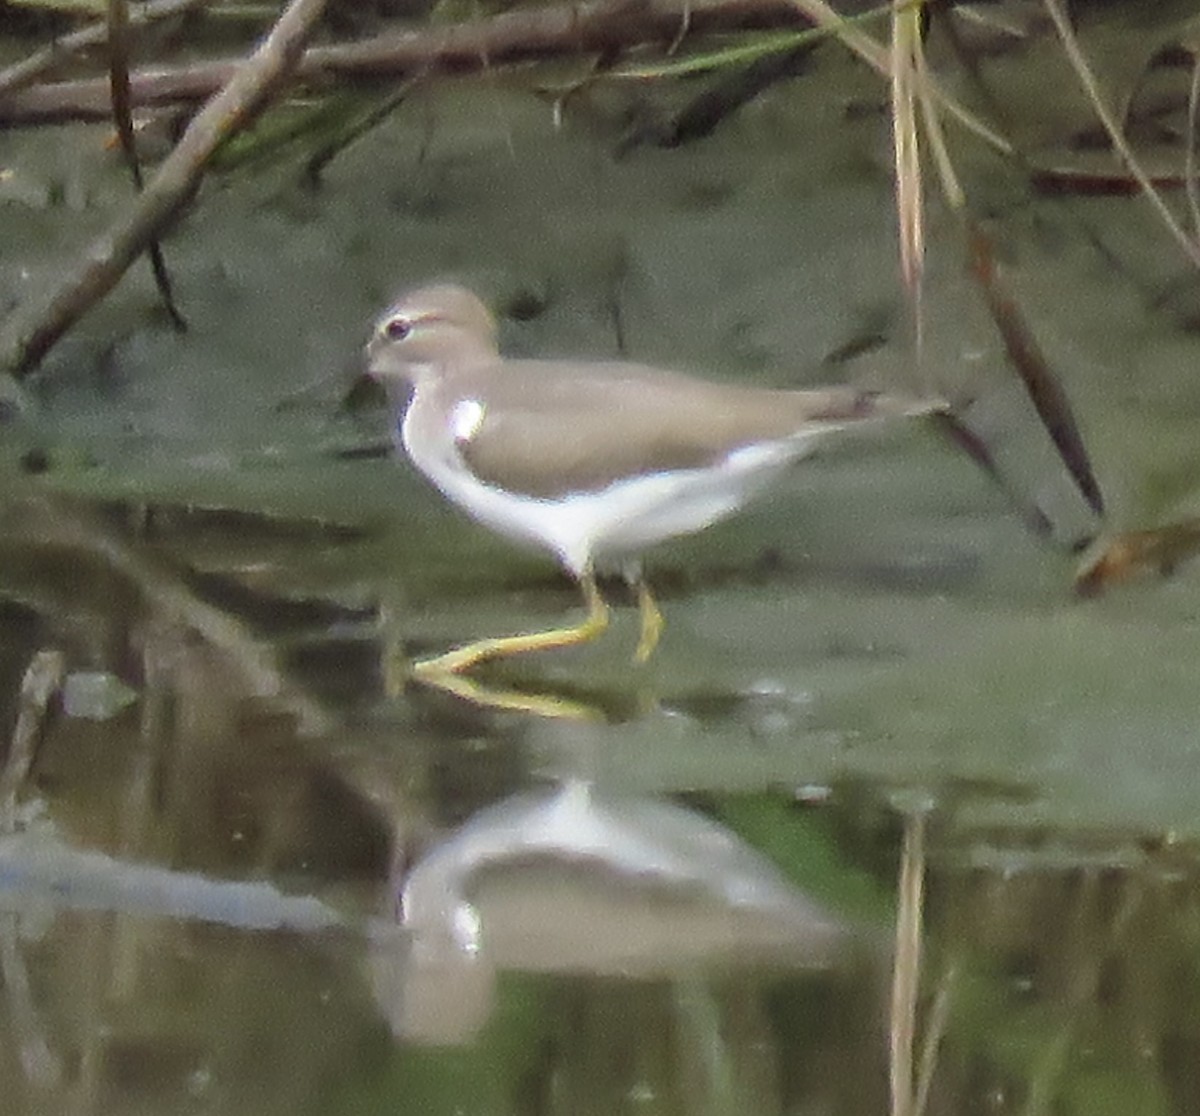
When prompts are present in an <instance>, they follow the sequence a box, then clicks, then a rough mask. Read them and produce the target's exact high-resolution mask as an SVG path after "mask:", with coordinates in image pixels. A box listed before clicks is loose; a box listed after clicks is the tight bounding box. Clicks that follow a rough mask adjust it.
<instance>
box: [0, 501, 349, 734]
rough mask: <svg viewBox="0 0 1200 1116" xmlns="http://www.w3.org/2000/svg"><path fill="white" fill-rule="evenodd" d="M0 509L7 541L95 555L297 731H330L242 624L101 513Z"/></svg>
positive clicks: (29, 506) (17, 506)
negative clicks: (218, 656) (223, 660)
mask: <svg viewBox="0 0 1200 1116" xmlns="http://www.w3.org/2000/svg"><path fill="white" fill-rule="evenodd" d="M3 511H4V517H3V520H2V521H0V523H2V526H3V537H4V539H5V541H6V543H9V544H12V543H15V542H17V541H21V542H25V541H26V540H31V541H33V542H35V543H39V544H42V545H45V546H64V547H68V548H71V549H75V550H78V551H81V552H83V553H86V554H91V555H94V556H95V557H96V558H98V559H99V560H100V561H102V562H103V563H105V564H106V565H107V566H108V567H109V568H110V569H112V570H113V571H115V572H116V573H117V574H119V575H120V576H121V577H123V578H126V579H128V581H129V582H131V583H132V584H133V585H134V586H136V588H137V590H138V592H139V593H140V594H141V596H142V599H143V600H144V601H145V602H146V605H147V607H148V608H149V610H150V611H151V612H152V613H154V614H155V615H156V616H158V617H160V618H161V619H162V620H163V621H165V622H166V623H169V624H172V625H179V626H181V627H184V628H188V629H190V630H191V631H193V632H195V633H196V634H197V635H198V636H200V638H201V639H203V640H204V641H205V642H206V643H208V644H210V645H211V646H213V647H214V648H216V649H217V650H218V651H220V652H221V653H222V654H223V655H225V656H226V657H227V658H228V660H229V661H230V662H231V663H233V665H234V667H235V668H236V670H237V671H238V674H239V675H240V676H241V678H242V679H243V681H244V682H245V685H246V687H247V689H248V690H249V691H250V692H251V693H252V694H254V695H255V696H256V697H261V698H268V699H271V700H273V701H275V702H277V703H278V704H279V706H280V707H281V708H283V709H285V710H286V711H287V712H289V713H291V714H292V715H293V716H294V717H295V718H296V722H297V727H298V729H299V731H300V732H302V733H306V734H315V733H320V732H324V731H326V730H327V729H328V728H329V716H328V714H327V713H326V712H325V711H324V710H323V709H322V708H321V707H320V705H319V704H318V703H317V701H316V700H315V699H314V698H313V697H312V696H311V695H309V694H308V693H306V692H305V691H303V690H302V689H300V688H299V687H298V686H296V685H295V684H294V683H292V682H291V681H290V680H289V679H288V678H287V676H286V675H285V674H284V673H283V671H282V670H281V669H280V666H279V663H278V661H277V656H276V655H275V654H274V652H273V651H272V650H271V649H270V648H269V647H267V646H265V645H263V644H262V643H260V642H259V641H258V640H256V639H255V638H254V636H253V635H252V634H251V633H250V632H249V631H248V630H247V628H246V626H245V625H244V624H242V623H241V622H240V621H238V620H236V619H235V618H234V617H232V616H230V615H229V614H228V613H226V612H223V611H221V610H220V609H219V608H216V607H214V606H213V605H210V604H208V603H207V602H206V601H203V600H201V599H200V598H199V597H197V596H196V594H195V593H194V592H192V590H191V589H190V588H189V587H188V586H187V584H186V583H185V582H184V581H183V580H182V579H181V578H180V576H179V573H178V572H177V571H176V570H175V569H173V568H172V567H171V565H170V564H169V563H166V562H163V561H161V560H159V559H158V558H156V557H155V555H154V554H152V553H150V552H148V551H145V550H143V549H141V548H139V547H136V546H134V545H132V544H130V543H129V542H127V541H126V540H125V539H123V538H121V536H120V535H119V533H118V532H116V531H114V530H113V529H112V528H111V527H109V526H108V525H106V524H105V523H104V522H103V521H102V520H101V519H100V518H99V517H98V516H95V515H93V514H92V513H90V512H88V511H86V510H84V509H82V508H80V507H76V506H73V505H72V504H70V503H68V502H66V501H62V502H55V503H50V502H49V501H45V502H43V501H41V500H24V501H19V502H18V501H11V502H10V503H8V504H6V505H5V506H4V509H3Z"/></svg>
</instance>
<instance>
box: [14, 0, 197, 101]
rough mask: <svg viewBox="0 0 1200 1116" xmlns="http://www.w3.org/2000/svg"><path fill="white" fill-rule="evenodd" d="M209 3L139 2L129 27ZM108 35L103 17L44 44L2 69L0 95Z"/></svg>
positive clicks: (28, 82)
mask: <svg viewBox="0 0 1200 1116" xmlns="http://www.w3.org/2000/svg"><path fill="white" fill-rule="evenodd" d="M208 3H209V0H148V3H145V4H137V5H135V6H134V7H133V8H131V9H130V11H129V26H130V28H131V29H132V28H140V27H142V26H145V25H147V24H150V23H152V22H154V21H155V20H160V19H169V18H170V17H171V16H176V15H182V14H183V13H184V12H187V11H189V10H190V9H192V8H200V7H203V6H204V5H206V4H208ZM107 38H108V26H107V24H106V23H105V22H104V21H103V20H100V21H98V22H96V23H93V24H92V25H91V26H90V27H85V28H83V30H81V31H73V32H71V34H69V35H64V36H63V37H62V38H61V39H55V40H54V42H52V43H51V44H50V45H49V46H47V47H43V48H42V49H41V50H39V51H37V52H36V53H35V54H31V55H30V56H29V57H28V58H26V59H24V60H23V61H21V62H15V63H14V64H13V65H11V66H6V67H5V68H4V69H3V70H0V94H3V93H11V92H13V91H14V90H17V89H23V88H24V87H25V86H27V85H32V84H33V82H35V81H37V80H38V78H40V77H44V76H45V75H46V74H47V73H49V72H50V71H51V70H53V69H55V67H57V66H58V65H59V63H61V62H63V61H64V60H65V59H67V58H69V57H70V56H71V55H73V54H78V53H79V52H80V51H81V50H85V49H86V48H88V47H91V46H99V45H100V44H101V43H103V42H105V41H106V39H107Z"/></svg>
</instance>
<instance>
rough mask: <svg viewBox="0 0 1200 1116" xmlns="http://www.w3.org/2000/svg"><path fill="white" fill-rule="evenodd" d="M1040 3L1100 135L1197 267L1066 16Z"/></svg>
mask: <svg viewBox="0 0 1200 1116" xmlns="http://www.w3.org/2000/svg"><path fill="white" fill-rule="evenodd" d="M1043 2H1044V3H1045V5H1046V11H1048V12H1049V13H1050V18H1051V20H1053V21H1054V30H1055V31H1057V32H1058V38H1059V41H1060V42H1061V43H1062V48H1063V53H1064V54H1066V56H1067V60H1068V61H1069V62H1070V63H1071V66H1072V68H1073V69H1074V70H1075V76H1076V77H1077V78H1078V79H1079V84H1080V85H1081V86H1082V87H1083V91H1084V92H1085V93H1086V94H1087V98H1088V101H1090V102H1091V105H1092V108H1093V109H1094V110H1095V112H1096V116H1097V118H1098V119H1099V120H1100V123H1101V124H1102V125H1103V126H1104V131H1105V132H1106V133H1107V134H1108V139H1109V142H1110V143H1111V144H1112V146H1113V150H1114V151H1115V152H1116V153H1117V155H1118V156H1119V158H1120V160H1121V162H1122V163H1124V164H1125V167H1126V169H1127V170H1128V171H1129V174H1130V175H1131V177H1132V178H1133V180H1134V181H1135V182H1136V183H1137V184H1138V186H1139V187H1140V188H1141V190H1142V193H1143V194H1145V196H1146V200H1147V201H1148V202H1150V204H1151V205H1152V206H1153V207H1154V209H1155V211H1156V212H1157V213H1158V215H1159V217H1161V218H1162V222H1163V224H1164V225H1166V227H1167V231H1168V232H1169V233H1170V234H1171V236H1172V237H1173V238H1174V240H1175V243H1176V244H1178V245H1179V247H1180V249H1181V250H1182V251H1183V254H1184V255H1185V256H1187V258H1188V259H1189V260H1190V261H1191V262H1192V264H1193V266H1195V267H1200V243H1197V242H1196V240H1195V239H1193V238H1192V237H1190V236H1188V234H1187V232H1186V231H1185V230H1184V228H1183V226H1182V225H1180V223H1179V222H1178V221H1177V220H1176V218H1175V214H1174V213H1172V212H1171V210H1170V207H1169V206H1168V205H1167V203H1166V202H1165V201H1164V200H1163V196H1162V194H1160V193H1159V192H1158V190H1156V189H1155V187H1154V183H1153V182H1151V181H1150V178H1149V176H1148V175H1147V174H1146V172H1145V171H1144V170H1143V169H1142V165H1141V163H1139V162H1138V159H1137V156H1136V155H1135V154H1134V153H1133V148H1132V147H1130V146H1129V141H1128V140H1127V139H1126V138H1125V134H1124V133H1123V132H1122V131H1121V127H1120V125H1119V124H1118V123H1117V119H1116V117H1114V116H1113V114H1112V111H1111V110H1110V109H1109V107H1108V105H1107V104H1106V103H1105V101H1104V98H1103V97H1102V96H1101V94H1100V87H1099V86H1098V85H1097V84H1096V78H1095V75H1094V74H1093V73H1092V69H1091V67H1090V66H1089V65H1088V62H1087V59H1086V58H1084V56H1083V51H1082V50H1080V48H1079V40H1078V39H1076V37H1075V32H1074V31H1073V30H1071V25H1070V23H1069V22H1068V20H1067V16H1066V13H1065V12H1064V11H1063V8H1062V5H1061V3H1060V0H1043Z"/></svg>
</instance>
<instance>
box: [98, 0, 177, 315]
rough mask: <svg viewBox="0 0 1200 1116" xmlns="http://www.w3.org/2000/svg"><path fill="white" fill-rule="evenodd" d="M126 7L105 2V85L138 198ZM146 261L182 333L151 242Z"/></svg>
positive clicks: (157, 247)
mask: <svg viewBox="0 0 1200 1116" xmlns="http://www.w3.org/2000/svg"><path fill="white" fill-rule="evenodd" d="M129 50H130V36H129V4H128V0H108V81H109V87H110V99H111V102H112V114H113V125H114V127H115V128H116V131H117V138H118V139H119V141H120V144H121V154H122V155H123V156H124V157H125V166H126V167H127V168H128V170H129V177H130V179H131V181H132V182H133V188H134V189H135V190H136V191H137V192H138V193H139V194H140V193H141V192H142V190H143V189H144V188H145V183H144V181H143V177H142V164H141V162H140V160H139V159H138V150H137V142H136V141H135V139H134V135H133V108H132V106H131V105H130V103H129ZM146 252H147V255H148V256H149V257H150V271H151V273H152V274H153V275H154V285H155V286H156V287H157V288H158V295H159V297H160V298H161V299H162V302H163V307H164V309H165V310H166V311H167V316H168V317H169V318H170V319H171V324H172V325H174V327H175V328H176V329H177V330H179V331H180V332H182V331H183V330H184V329H186V328H187V323H186V322H185V321H184V320H183V315H182V314H181V313H180V312H179V307H178V306H176V305H175V296H174V294H173V293H172V292H171V277H170V275H169V274H168V273H167V261H166V260H165V259H164V257H163V251H162V245H161V244H160V243H159V242H158V240H157V239H152V240H151V241H150V243H149V244H147V245H146Z"/></svg>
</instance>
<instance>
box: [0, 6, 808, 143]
mask: <svg viewBox="0 0 1200 1116" xmlns="http://www.w3.org/2000/svg"><path fill="white" fill-rule="evenodd" d="M801 21H804V17H803V16H802V15H801V14H800V13H799V12H797V10H796V8H795V7H794V6H793V5H792V4H790V3H788V2H787V0H586V2H584V3H579V4H573V5H567V4H561V5H553V6H549V7H544V8H532V9H520V10H517V11H511V12H504V13H503V14H501V15H497V16H493V17H491V18H489V19H481V20H478V21H475V22H473V23H461V24H455V25H453V26H450V27H444V28H434V29H424V28H423V29H421V30H412V31H398V32H397V31H393V32H391V33H389V34H386V35H379V36H376V37H375V38H371V39H364V40H363V41H361V42H357V43H347V44H344V45H339V46H324V47H312V48H310V49H309V50H307V51H305V53H304V56H303V58H302V59H301V61H300V62H299V63H298V65H297V66H296V71H295V77H296V79H297V80H298V81H300V82H301V83H304V84H307V85H320V84H322V83H325V82H328V81H330V80H331V79H343V80H344V79H352V80H355V81H360V82H372V83H374V82H379V83H385V82H392V81H395V80H396V79H397V78H403V77H409V76H412V75H414V74H418V73H424V72H428V71H430V70H439V71H444V72H451V73H462V72H469V71H473V70H479V69H483V68H485V67H486V66H490V65H499V64H501V63H511V62H519V61H524V60H528V59H533V58H546V57H551V56H554V55H560V54H573V53H578V52H588V51H592V52H595V51H610V50H614V49H617V48H622V49H628V48H630V47H632V46H636V45H638V44H641V43H646V42H663V43H669V42H672V41H673V40H674V39H675V38H676V37H677V35H678V33H679V29H680V28H681V27H682V26H685V25H686V26H687V27H688V30H689V31H712V30H720V29H730V28H745V27H772V26H776V27H777V26H781V25H782V26H795V25H796V24H797V23H798V22H801ZM236 66H237V63H236V62H223V61H216V62H202V63H198V64H195V65H191V66H175V67H161V68H156V69H145V70H141V71H140V72H137V73H133V74H130V97H131V100H132V103H133V104H134V105H135V106H142V105H162V104H178V103H180V102H185V103H186V102H189V101H197V100H202V99H203V98H205V97H207V96H209V95H210V94H211V93H212V92H213V91H214V90H216V89H218V88H220V86H222V85H223V84H224V83H225V82H227V81H228V80H229V78H230V75H231V74H232V73H233V71H234V69H235V68H236ZM107 115H108V100H107V89H106V85H105V83H104V82H103V81H99V80H94V81H93V80H83V81H63V82H55V83H52V84H48V85H42V86H38V87H36V88H33V89H27V90H23V91H21V92H16V93H10V94H8V95H7V96H0V123H3V124H31V123H37V122H48V121H55V120H86V119H95V120H98V119H103V118H105V117H106V116H107Z"/></svg>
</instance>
